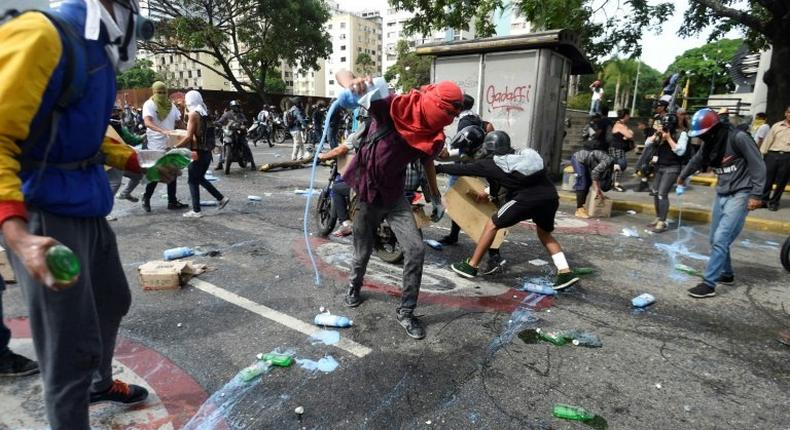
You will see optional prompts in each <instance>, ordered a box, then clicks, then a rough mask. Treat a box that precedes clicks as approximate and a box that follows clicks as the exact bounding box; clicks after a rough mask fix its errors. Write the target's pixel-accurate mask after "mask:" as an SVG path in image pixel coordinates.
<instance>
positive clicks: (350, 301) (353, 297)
mask: <svg viewBox="0 0 790 430" xmlns="http://www.w3.org/2000/svg"><path fill="white" fill-rule="evenodd" d="M359 290H360V288H358V287H352V286H349V287H348V294H346V298H345V302H346V306H348V307H349V308H355V307H357V306H359V305H360V304H362V297H361V296H360V294H359Z"/></svg>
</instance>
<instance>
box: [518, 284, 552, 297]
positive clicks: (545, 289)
mask: <svg viewBox="0 0 790 430" xmlns="http://www.w3.org/2000/svg"><path fill="white" fill-rule="evenodd" d="M522 290H524V291H529V292H530V293H537V294H543V295H546V296H554V295H556V294H557V291H556V290H555V289H554V288H551V287H549V286H548V285H538V284H533V283H532V282H524V287H523V288H522Z"/></svg>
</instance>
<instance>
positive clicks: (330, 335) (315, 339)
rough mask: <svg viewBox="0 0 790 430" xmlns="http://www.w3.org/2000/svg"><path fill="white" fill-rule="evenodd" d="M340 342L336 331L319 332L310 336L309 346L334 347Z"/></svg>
mask: <svg viewBox="0 0 790 430" xmlns="http://www.w3.org/2000/svg"><path fill="white" fill-rule="evenodd" d="M338 342H340V332H338V331H337V330H321V331H319V332H318V333H315V334H313V335H312V336H310V344H311V345H318V344H324V345H334V344H336V343H338Z"/></svg>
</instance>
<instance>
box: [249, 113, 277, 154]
mask: <svg viewBox="0 0 790 430" xmlns="http://www.w3.org/2000/svg"><path fill="white" fill-rule="evenodd" d="M247 135H248V136H249V137H250V140H251V141H252V143H253V145H255V146H256V147H257V146H258V141H259V140H263V139H266V140H267V142H268V143H269V148H273V147H274V142H272V140H271V135H270V131H269V124H266V123H265V122H262V121H258V120H257V119H256V120H255V121H253V123H252V126H251V127H250V129H249V130H247Z"/></svg>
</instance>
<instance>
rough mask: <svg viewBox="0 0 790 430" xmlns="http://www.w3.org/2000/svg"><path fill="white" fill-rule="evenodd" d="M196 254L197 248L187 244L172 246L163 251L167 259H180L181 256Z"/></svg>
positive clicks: (163, 256)
mask: <svg viewBox="0 0 790 430" xmlns="http://www.w3.org/2000/svg"><path fill="white" fill-rule="evenodd" d="M193 255H195V250H194V249H192V248H189V247H186V246H181V247H178V248H171V249H167V250H165V252H163V253H162V258H164V260H165V261H170V260H178V259H179V258H184V257H191V256H193Z"/></svg>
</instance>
